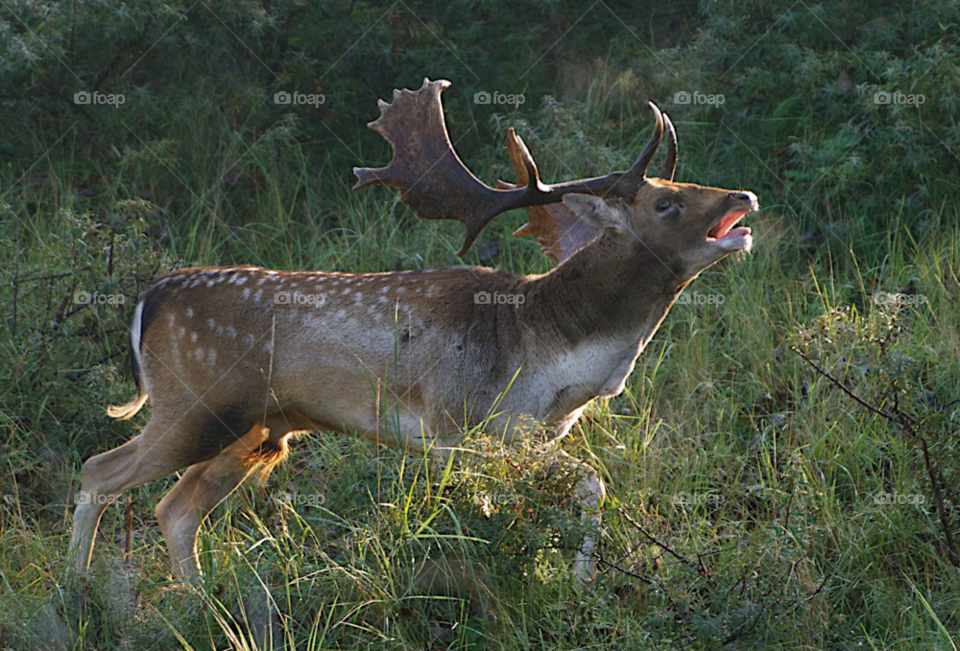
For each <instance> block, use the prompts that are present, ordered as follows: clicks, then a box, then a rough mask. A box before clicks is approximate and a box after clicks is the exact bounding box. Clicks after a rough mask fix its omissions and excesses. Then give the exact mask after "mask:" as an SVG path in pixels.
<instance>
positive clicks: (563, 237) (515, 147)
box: [497, 127, 600, 262]
mask: <svg viewBox="0 0 960 651" xmlns="http://www.w3.org/2000/svg"><path fill="white" fill-rule="evenodd" d="M505 149H506V150H507V156H508V157H509V158H510V162H511V163H512V164H513V171H514V173H515V174H516V175H517V183H516V185H513V184H511V183H506V182H504V181H497V188H498V189H510V188H515V187H517V186H524V185H526V184H527V181H528V179H527V170H526V167H525V166H524V162H523V161H524V155H525V153H527V152H528V150H527V146H526V145H525V144H524V142H523V139H522V138H520V136H518V135H517V134H516V132H515V131H514V130H513V127H510V128H509V129H507V146H506V147H505ZM527 155H529V154H528V153H527ZM526 210H527V223H526V224H524V225H523V226H521V227H520V228H518V229H517V230H515V231H514V232H513V234H514V235H515V236H517V237H521V236H523V235H532V236H533V237H534V238H535V239H536V240H537V241H538V242H539V243H540V252H541V253H545V254H546V255H549V256H550V257H551V258H553V259H554V260H556V261H557V262H563V261H564V260H566V259H567V258H569V257H570V256H571V255H572V254H573V252H574V251H576V250H577V249H579V248H580V247H582V246H583V245H584V244H587V243H588V242H590V241H591V240H592V239H593V238H595V237H596V236H597V235H599V234H600V229H599V228H597V227H596V226H594V225H593V224H591V223H589V222H585V221H583V220H582V219H580V218H579V217H577V215H576V214H575V213H574V212H573V211H572V210H570V209H569V208H567V207H566V205H564V204H563V203H553V204H547V205H544V206H527V207H526Z"/></svg>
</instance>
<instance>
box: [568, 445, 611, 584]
mask: <svg viewBox="0 0 960 651" xmlns="http://www.w3.org/2000/svg"><path fill="white" fill-rule="evenodd" d="M557 453H558V455H559V457H560V462H561V463H563V464H564V465H567V466H570V467H573V469H574V470H575V472H577V473H578V475H579V478H578V480H577V485H576V487H575V488H574V495H576V497H577V500H579V502H580V509H581V513H582V515H581V516H580V517H581V518H582V519H583V521H584V522H585V523H586V524H587V533H586V534H585V535H584V537H583V540H582V541H581V542H580V549H579V550H578V551H577V558H576V560H575V561H574V562H573V567H572V568H571V569H570V571H571V572H572V573H573V575H574V576H575V577H577V578H578V579H580V580H581V581H592V580H593V579H594V577H595V576H596V575H597V560H596V558H595V557H594V556H593V551H594V549H595V548H596V545H597V541H596V540H595V538H594V536H599V535H600V507H601V506H602V505H603V500H604V499H605V498H606V496H607V487H606V486H605V485H604V483H603V479H601V477H600V473H598V472H597V471H596V470H594V469H593V468H592V467H591V466H590V465H589V464H587V463H586V462H585V461H582V460H580V459H577V458H576V457H574V456H571V455H569V454H567V453H566V452H564V451H563V450H558V451H557Z"/></svg>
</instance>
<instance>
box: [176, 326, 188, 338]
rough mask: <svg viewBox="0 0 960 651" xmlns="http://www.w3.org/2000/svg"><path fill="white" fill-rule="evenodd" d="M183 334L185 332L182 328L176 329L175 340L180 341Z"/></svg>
mask: <svg viewBox="0 0 960 651" xmlns="http://www.w3.org/2000/svg"><path fill="white" fill-rule="evenodd" d="M185 334H187V331H186V330H185V329H184V328H183V327H180V328H177V339H182V338H183V335H185Z"/></svg>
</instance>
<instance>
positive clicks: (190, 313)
mask: <svg viewBox="0 0 960 651" xmlns="http://www.w3.org/2000/svg"><path fill="white" fill-rule="evenodd" d="M187 318H188V319H192V318H193V308H192V307H188V308H187Z"/></svg>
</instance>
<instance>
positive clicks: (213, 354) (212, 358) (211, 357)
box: [207, 348, 217, 365]
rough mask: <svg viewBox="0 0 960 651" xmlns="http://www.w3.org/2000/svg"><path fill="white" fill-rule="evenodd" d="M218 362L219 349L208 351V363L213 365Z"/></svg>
mask: <svg viewBox="0 0 960 651" xmlns="http://www.w3.org/2000/svg"><path fill="white" fill-rule="evenodd" d="M216 363H217V351H216V350H214V349H213V348H211V349H210V351H209V352H208V353H207V364H210V365H213V364H216Z"/></svg>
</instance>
